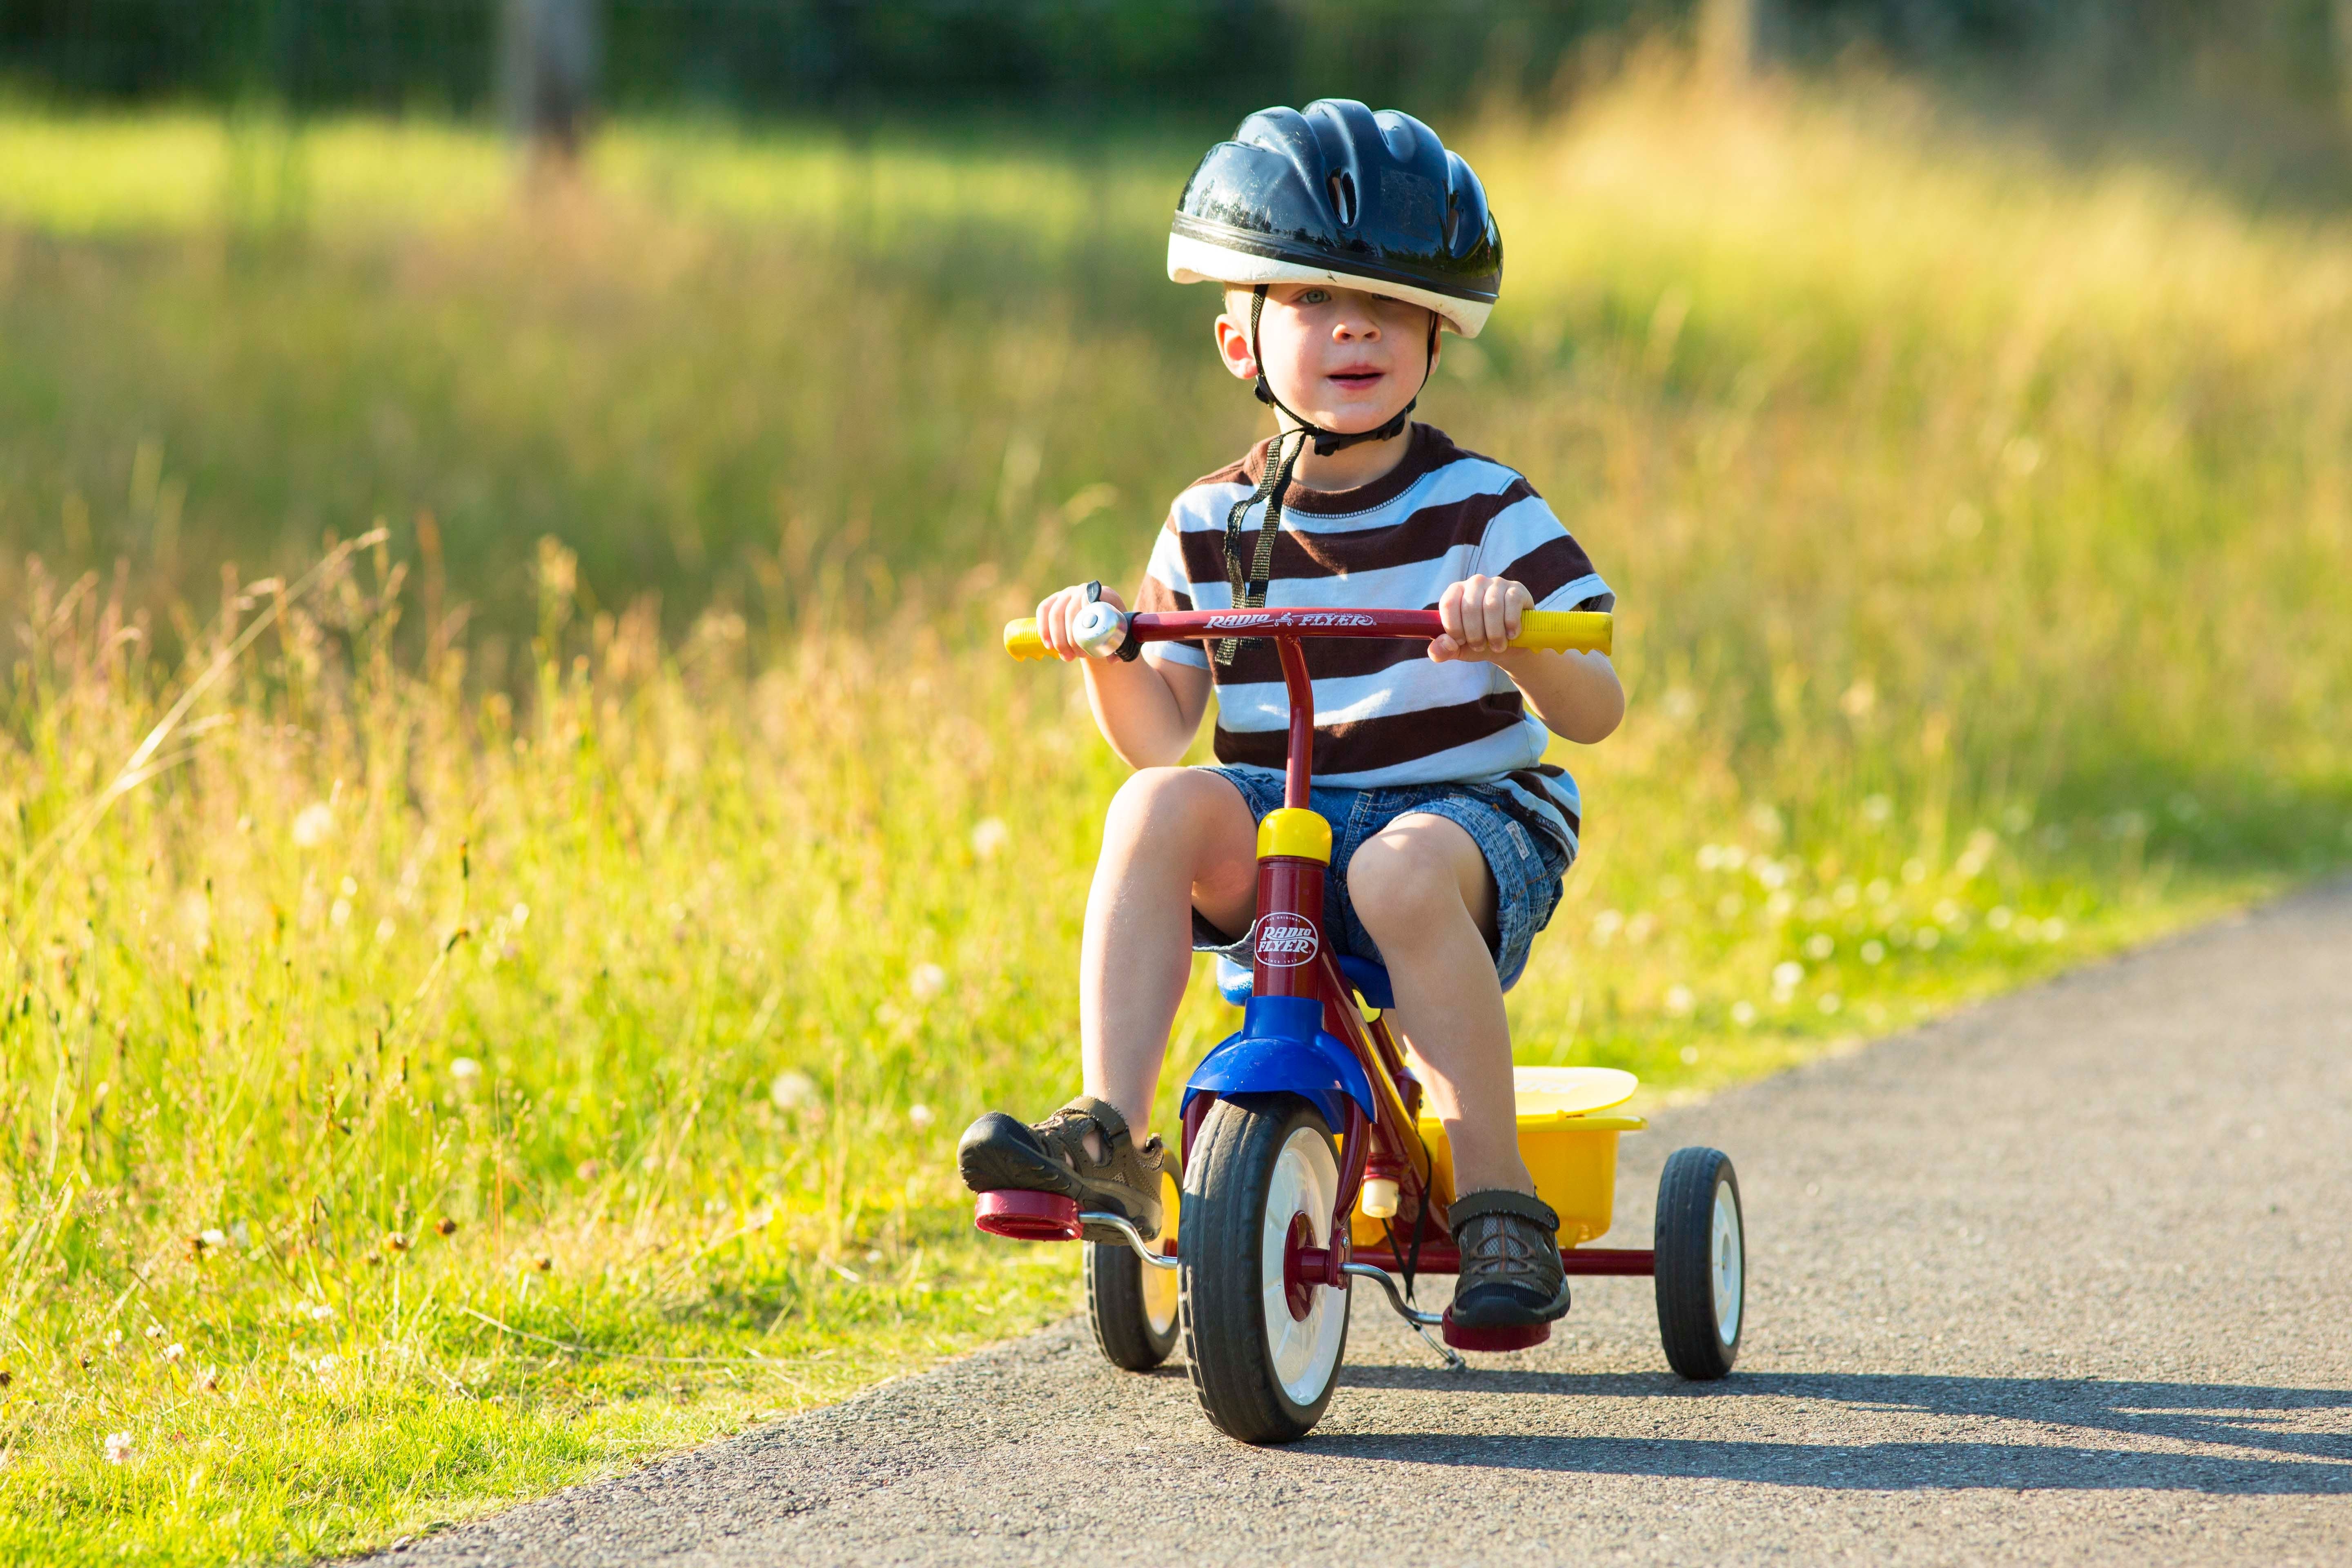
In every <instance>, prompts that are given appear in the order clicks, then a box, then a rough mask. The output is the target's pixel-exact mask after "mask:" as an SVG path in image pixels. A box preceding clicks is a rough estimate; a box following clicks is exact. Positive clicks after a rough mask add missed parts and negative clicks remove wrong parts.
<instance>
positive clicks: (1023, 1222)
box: [971, 1191, 1078, 1241]
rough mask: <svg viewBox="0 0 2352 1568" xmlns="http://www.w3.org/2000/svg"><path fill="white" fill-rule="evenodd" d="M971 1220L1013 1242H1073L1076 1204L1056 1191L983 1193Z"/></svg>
mask: <svg viewBox="0 0 2352 1568" xmlns="http://www.w3.org/2000/svg"><path fill="white" fill-rule="evenodd" d="M971 1223H972V1224H974V1225H976V1226H979V1227H980V1228H981V1229H982V1230H984V1231H986V1232H988V1234H989V1235H991V1236H1002V1237H1007V1238H1008V1239H1010V1240H1013V1241H1076V1240H1077V1239H1078V1205H1077V1204H1076V1202H1075V1201H1073V1200H1071V1199H1069V1198H1066V1197H1064V1196H1062V1195H1061V1194H1059V1193H1024V1192H1012V1191H1007V1192H1001V1193H982V1194H980V1203H979V1204H978V1205H977V1206H976V1208H975V1210H974V1212H973V1214H972V1216H971Z"/></svg>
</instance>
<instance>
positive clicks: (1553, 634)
mask: <svg viewBox="0 0 2352 1568" xmlns="http://www.w3.org/2000/svg"><path fill="white" fill-rule="evenodd" d="M1616 622H1617V618H1616V617H1615V616H1612V615H1611V614H1609V613H1608V612H1607V611H1605V610H1527V611H1523V612H1521V614H1520V616H1519V635H1518V636H1517V637H1513V638H1512V639H1511V646H1512V647H1532V648H1540V649H1542V650H1543V651H1545V652H1547V653H1570V652H1574V653H1607V652H1608V651H1609V650H1610V647H1611V645H1612V642H1613V641H1614V640H1615V634H1616ZM1008 635H1010V634H1008Z"/></svg>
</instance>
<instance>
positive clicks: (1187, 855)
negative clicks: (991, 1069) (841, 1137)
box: [956, 768, 1257, 1241]
mask: <svg viewBox="0 0 2352 1568" xmlns="http://www.w3.org/2000/svg"><path fill="white" fill-rule="evenodd" d="M1256 827H1257V825H1256V823H1255V820H1254V819H1253V818H1252V816H1251V815H1250V808H1249V805H1248V804H1247V803H1246V802H1244V800H1243V798H1242V795H1241V791H1240V790H1239V789H1238V788H1237V787H1236V786H1235V785H1234V784H1232V783H1231V782H1230V781H1228V780H1226V779H1223V778H1222V777H1219V776H1218V775H1216V774H1214V773H1196V772H1193V771H1192V770H1189V769H1185V768H1147V769H1145V770H1144V771H1143V772H1141V773H1137V774H1136V775H1135V776H1134V777H1133V778H1130V779H1129V780H1128V782H1127V784H1126V785H1125V786H1124V787H1123V788H1121V789H1120V790H1119V792H1118V798H1117V799H1115V800H1114V801H1113V802H1112V803H1111V808H1110V815H1109V816H1108V819H1107V820H1106V821H1105V823H1104V824H1103V847H1102V856H1101V858H1100V860H1099V861H1098V862H1097V865H1096V868H1095V884H1094V889H1093V891H1092V892H1091V893H1090V894H1089V895H1088V896H1087V927H1086V946H1085V950H1084V952H1083V954H1082V956H1081V959H1080V968H1079V977H1078V980H1079V983H1078V994H1079V1005H1078V1014H1079V1023H1080V1035H1081V1042H1082V1050H1081V1053H1080V1055H1081V1057H1082V1058H1083V1061H1084V1066H1085V1075H1086V1091H1085V1092H1084V1093H1083V1094H1081V1095H1079V1096H1078V1098H1077V1099H1076V1100H1072V1101H1070V1102H1069V1103H1068V1104H1067V1105H1065V1106H1063V1107H1062V1108H1061V1109H1060V1110H1056V1111H1055V1112H1054V1114H1053V1115H1051V1116H1050V1117H1048V1118H1046V1119H1045V1121H1042V1122H1035V1123H1030V1122H1024V1121H1021V1120H1020V1119H1019V1118H1018V1117H1015V1116H1013V1115H1011V1114H1009V1113H1007V1112H1004V1111H1001V1110H992V1111H989V1112H988V1113H986V1114H985V1115H983V1116H982V1117H981V1118H980V1120H979V1121H974V1122H973V1123H972V1124H971V1126H970V1127H969V1128H966V1129H965V1130H964V1135H963V1138H962V1140H961V1142H959V1143H958V1144H957V1147H956V1163H957V1165H958V1167H959V1168H960V1169H961V1172H962V1173H963V1179H964V1183H965V1184H966V1185H968V1186H970V1187H971V1189H972V1191H974V1192H976V1193H993V1192H1002V1191H1006V1190H1013V1191H1031V1192H1048V1193H1057V1194H1061V1195H1063V1196H1066V1197H1069V1198H1072V1199H1074V1200H1076V1201H1077V1203H1078V1205H1079V1208H1080V1211H1081V1212H1085V1211H1087V1210H1090V1209H1104V1210H1108V1211H1111V1212H1114V1213H1120V1214H1123V1215H1125V1216H1126V1217H1127V1218H1128V1219H1129V1221H1130V1222H1132V1223H1133V1224H1135V1225H1136V1226H1139V1228H1140V1229H1141V1231H1142V1233H1143V1234H1144V1236H1145V1237H1147V1238H1148V1237H1150V1236H1152V1235H1154V1234H1156V1233H1157V1231H1158V1228H1159V1226H1160V1220H1161V1205H1160V1178H1161V1174H1162V1173H1163V1171H1164V1170H1165V1166H1164V1164H1163V1163H1162V1162H1163V1159H1164V1155H1163V1152H1162V1150H1161V1147H1160V1142H1159V1141H1158V1140H1157V1139H1154V1138H1153V1137H1152V1136H1151V1127H1150V1116H1151V1096H1152V1090H1153V1089H1155V1088H1156V1087H1157V1086H1158V1083H1159V1079H1160V1058H1161V1057H1163V1056H1164V1055H1166V1053H1167V1049H1168V1026H1169V1025H1170V1024H1171V1023H1172V1022H1174V1021H1175V1017H1176V1007H1177V1004H1178V1003H1180V1002H1181V1001H1182V1000H1183V996H1184V983H1185V981H1186V980H1187V979H1189V978H1190V977H1191V973H1192V910H1193V908H1194V904H1195V901H1196V900H1197V901H1198V905H1199V908H1200V910H1201V912H1202V914H1204V915H1206V916H1207V917H1208V918H1209V919H1210V921H1212V922H1213V923H1215V924H1217V925H1219V926H1221V927H1223V929H1226V930H1229V931H1238V930H1244V929H1246V928H1247V926H1248V924H1249V919H1250V910H1251V906H1252V905H1253V904H1255V901H1256V884H1255V858H1254V854H1255V848H1256ZM1106 1141H1108V1146H1107V1142H1106ZM1086 1236H1087V1239H1088V1240H1090V1241H1113V1240H1116V1239H1117V1237H1116V1236H1115V1235H1114V1234H1112V1233H1110V1232H1109V1231H1108V1229H1107V1228H1106V1229H1105V1232H1104V1234H1101V1235H1097V1234H1096V1233H1095V1229H1094V1228H1092V1227H1089V1228H1088V1229H1087V1232H1086Z"/></svg>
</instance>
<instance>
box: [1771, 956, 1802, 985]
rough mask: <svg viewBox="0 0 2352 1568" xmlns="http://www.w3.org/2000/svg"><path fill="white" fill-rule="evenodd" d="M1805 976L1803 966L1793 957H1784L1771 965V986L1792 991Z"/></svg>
mask: <svg viewBox="0 0 2352 1568" xmlns="http://www.w3.org/2000/svg"><path fill="white" fill-rule="evenodd" d="M1804 978H1805V966H1804V965H1803V964H1801V963H1798V962H1797V961H1796V960H1795V959H1793V958H1784V959H1782V960H1781V961H1780V963H1776V964H1774V965H1773V966H1772V988H1773V989H1774V990H1776V991H1794V990H1795V989H1796V988H1797V987H1798V985H1799V984H1801V983H1802V982H1803V980H1804Z"/></svg>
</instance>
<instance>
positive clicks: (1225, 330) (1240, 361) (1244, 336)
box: [1214, 296, 1257, 381]
mask: <svg viewBox="0 0 2352 1568" xmlns="http://www.w3.org/2000/svg"><path fill="white" fill-rule="evenodd" d="M1244 298H1246V296H1244ZM1214 331H1215V332H1216V338H1217V357H1218V358H1219V359H1221V360H1223V362H1224V365H1225V369H1226V370H1227V371H1228V372H1229V373H1231V374H1232V375H1233V376H1234V379H1235V380H1237V381H1255V380H1256V379H1257V360H1256V358H1255V356H1254V355H1253V354H1251V353H1250V341H1249V312H1248V311H1247V310H1243V311H1242V313H1241V315H1240V316H1239V317H1236V316H1234V313H1233V311H1231V310H1227V311H1226V312H1225V313H1224V314H1223V315H1221V316H1219V317H1218V318H1217V320H1216V323H1215V327H1214Z"/></svg>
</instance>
